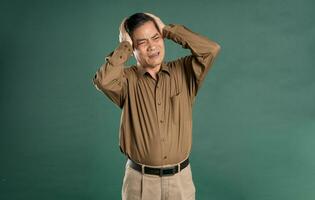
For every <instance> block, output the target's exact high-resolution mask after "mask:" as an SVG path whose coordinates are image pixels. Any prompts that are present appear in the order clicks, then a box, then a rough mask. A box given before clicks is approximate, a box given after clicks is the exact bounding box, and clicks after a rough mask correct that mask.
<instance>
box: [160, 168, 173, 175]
mask: <svg viewBox="0 0 315 200" xmlns="http://www.w3.org/2000/svg"><path fill="white" fill-rule="evenodd" d="M175 173H176V167H165V168H162V169H160V176H171V175H174V174H175Z"/></svg>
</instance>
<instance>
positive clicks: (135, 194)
mask: <svg viewBox="0 0 315 200" xmlns="http://www.w3.org/2000/svg"><path fill="white" fill-rule="evenodd" d="M122 200H195V186H194V183H193V179H192V174H191V168H190V164H189V165H188V166H187V167H186V168H185V169H183V170H182V171H180V172H179V173H177V174H175V175H172V176H162V177H160V176H157V175H150V174H142V173H140V172H138V171H136V170H134V169H132V168H131V167H130V166H129V165H126V169H125V176H124V181H123V186H122Z"/></svg>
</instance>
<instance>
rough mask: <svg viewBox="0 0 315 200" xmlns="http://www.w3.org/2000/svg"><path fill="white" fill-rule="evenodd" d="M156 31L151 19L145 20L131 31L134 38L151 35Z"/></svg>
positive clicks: (143, 37)
mask: <svg viewBox="0 0 315 200" xmlns="http://www.w3.org/2000/svg"><path fill="white" fill-rule="evenodd" d="M156 33H159V31H158V30H157V28H156V27H155V25H154V23H153V22H152V21H148V22H145V23H144V24H142V25H141V26H139V27H138V28H136V29H135V30H134V31H133V34H132V35H133V38H134V39H145V38H150V37H153V36H154V35H155V34H156Z"/></svg>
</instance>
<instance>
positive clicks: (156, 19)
mask: <svg viewBox="0 0 315 200" xmlns="http://www.w3.org/2000/svg"><path fill="white" fill-rule="evenodd" d="M145 14H146V15H149V16H150V17H152V18H153V19H154V21H155V22H156V23H157V25H158V27H159V29H160V30H159V31H160V33H161V34H162V33H163V28H164V27H165V24H164V23H163V22H162V20H161V19H160V18H159V17H157V16H155V15H153V14H151V13H145Z"/></svg>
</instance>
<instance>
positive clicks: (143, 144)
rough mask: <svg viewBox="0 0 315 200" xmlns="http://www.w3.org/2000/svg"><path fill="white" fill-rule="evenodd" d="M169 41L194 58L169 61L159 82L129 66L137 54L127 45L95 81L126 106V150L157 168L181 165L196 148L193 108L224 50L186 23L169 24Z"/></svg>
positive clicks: (122, 141)
mask: <svg viewBox="0 0 315 200" xmlns="http://www.w3.org/2000/svg"><path fill="white" fill-rule="evenodd" d="M163 37H165V38H168V39H171V40H173V41H174V42H176V43H178V44H180V45H181V46H182V47H183V48H189V49H190V50H191V55H188V56H186V57H182V58H179V59H177V60H174V61H171V62H167V63H166V62H164V63H163V64H162V66H161V69H160V71H159V72H158V74H157V79H154V78H152V77H151V75H150V74H149V73H148V72H146V71H145V69H143V68H141V67H139V66H131V67H128V68H125V67H124V64H125V63H126V61H127V60H128V58H129V57H130V55H131V53H132V47H131V45H130V44H129V43H128V42H126V41H124V42H121V43H120V45H119V46H118V48H117V49H116V50H115V51H113V52H112V53H111V54H110V55H109V56H108V57H106V62H105V64H103V65H102V66H101V67H100V68H99V70H98V71H97V72H96V74H95V77H94V78H93V83H94V84H95V86H96V88H97V89H99V90H101V91H103V92H104V94H106V95H107V96H108V97H109V98H110V99H111V100H112V101H113V102H114V103H115V104H117V105H118V106H119V107H120V108H122V116H121V123H120V134H119V138H120V148H121V151H122V152H123V153H124V154H126V155H127V156H128V157H129V158H131V159H132V160H134V161H136V162H139V163H142V164H146V165H151V166H161V165H168V164H175V163H178V162H180V161H182V160H184V159H185V158H187V157H188V156H189V153H190V150H191V144H192V105H193V102H194V99H195V96H196V94H197V91H198V89H199V88H200V85H201V83H202V81H203V80H204V78H205V75H206V73H207V72H208V70H209V68H210V67H211V65H212V63H213V61H214V58H215V57H216V56H217V54H218V52H219V50H220V46H219V45H218V44H217V43H215V42H213V41H211V40H209V39H207V38H206V37H203V36H200V35H198V34H197V33H194V32H192V31H190V30H189V29H187V28H186V27H184V26H182V25H173V24H170V25H166V26H165V27H164V29H163Z"/></svg>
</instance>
